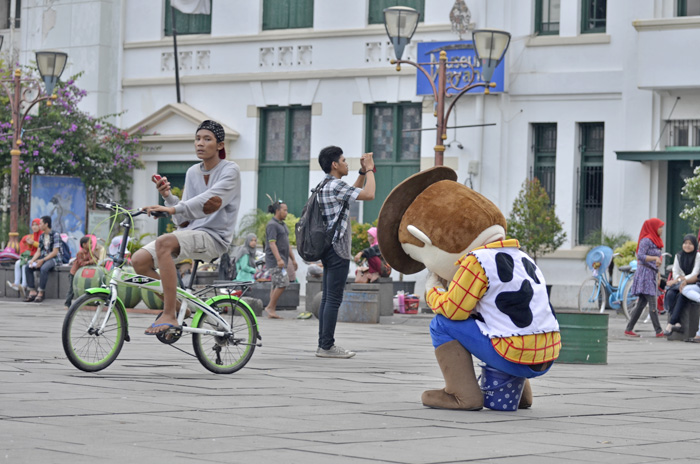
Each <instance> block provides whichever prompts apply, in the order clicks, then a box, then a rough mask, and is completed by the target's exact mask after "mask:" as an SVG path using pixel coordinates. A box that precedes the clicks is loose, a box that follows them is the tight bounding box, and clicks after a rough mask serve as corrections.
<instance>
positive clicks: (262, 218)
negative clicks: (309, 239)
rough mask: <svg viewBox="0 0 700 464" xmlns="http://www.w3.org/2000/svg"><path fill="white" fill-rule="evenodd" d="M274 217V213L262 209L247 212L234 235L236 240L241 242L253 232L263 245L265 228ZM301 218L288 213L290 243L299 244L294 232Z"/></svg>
mask: <svg viewBox="0 0 700 464" xmlns="http://www.w3.org/2000/svg"><path fill="white" fill-rule="evenodd" d="M270 219H272V213H266V212H265V211H263V210H261V209H256V210H253V211H251V212H249V213H247V214H246V215H245V216H243V218H242V219H241V226H240V227H239V229H238V233H237V234H236V235H235V236H234V242H236V243H238V244H241V243H239V242H241V241H242V240H243V239H244V238H245V236H246V235H247V234H250V233H253V234H255V236H256V237H258V244H259V245H261V246H262V245H263V243H265V238H266V237H265V228H266V227H267V223H268V222H270ZM298 221H299V218H298V217H296V216H295V215H293V214H292V213H289V214H287V218H286V219H285V220H284V223H285V224H286V225H287V229H288V230H289V245H290V246H295V245H296V244H297V237H296V234H295V232H294V226H296V224H297V222H298Z"/></svg>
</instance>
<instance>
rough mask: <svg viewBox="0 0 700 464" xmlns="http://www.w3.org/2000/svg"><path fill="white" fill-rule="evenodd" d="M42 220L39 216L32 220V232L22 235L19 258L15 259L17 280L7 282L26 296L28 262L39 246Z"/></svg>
mask: <svg viewBox="0 0 700 464" xmlns="http://www.w3.org/2000/svg"><path fill="white" fill-rule="evenodd" d="M40 222H41V220H40V219H39V218H36V219H33V220H32V233H31V234H28V235H25V236H24V237H22V240H20V241H19V255H20V256H19V259H18V260H17V261H15V281H14V283H10V281H8V282H7V285H9V287H10V288H11V289H12V290H14V291H16V292H19V293H20V294H21V295H22V296H24V289H25V287H26V286H27V274H26V272H27V262H28V261H29V259H30V258H31V257H32V256H34V253H36V250H37V248H38V247H39V237H40V236H41V230H40V229H39V223H40Z"/></svg>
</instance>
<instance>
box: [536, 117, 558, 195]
mask: <svg viewBox="0 0 700 464" xmlns="http://www.w3.org/2000/svg"><path fill="white" fill-rule="evenodd" d="M532 128H533V132H534V134H533V135H534V139H535V143H534V152H535V165H534V166H533V171H534V172H533V173H532V174H533V175H534V177H536V178H537V179H539V181H540V184H541V185H542V187H543V188H544V189H545V191H546V192H547V195H548V196H549V202H550V204H552V205H553V204H554V189H555V185H556V184H555V178H556V173H557V125H556V123H547V124H533V125H532Z"/></svg>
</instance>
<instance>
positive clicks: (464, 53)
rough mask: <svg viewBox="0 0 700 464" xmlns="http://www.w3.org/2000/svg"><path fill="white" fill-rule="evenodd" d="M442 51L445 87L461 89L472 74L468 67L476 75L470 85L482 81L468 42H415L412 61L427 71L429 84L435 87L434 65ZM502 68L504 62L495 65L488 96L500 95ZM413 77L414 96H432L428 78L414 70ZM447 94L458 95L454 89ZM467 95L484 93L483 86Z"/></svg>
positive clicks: (436, 68) (470, 44) (435, 68)
mask: <svg viewBox="0 0 700 464" xmlns="http://www.w3.org/2000/svg"><path fill="white" fill-rule="evenodd" d="M442 50H445V52H447V72H446V77H447V84H448V85H447V86H448V88H449V86H450V83H452V85H454V86H455V87H463V86H465V85H466V84H467V83H468V82H469V80H470V79H471V73H472V68H471V67H469V65H470V64H471V65H472V66H474V70H473V71H474V73H475V74H476V77H475V78H474V82H473V83H477V82H483V81H482V80H481V63H480V62H479V60H477V59H476V53H475V51H474V44H473V43H472V41H471V40H462V41H456V42H419V43H418V59H417V60H416V62H417V63H419V64H421V66H423V68H424V69H425V70H426V71H428V73H429V74H430V76H431V77H432V79H433V82H435V87H436V88H437V85H438V62H439V60H440V51H442ZM425 63H427V64H425ZM504 69H505V60H503V61H501V62H500V63H499V64H498V66H497V67H496V70H495V71H494V73H493V77H492V78H491V82H495V83H496V87H492V88H491V89H490V92H491V93H494V92H503V76H504ZM416 75H417V76H418V79H417V80H416V94H417V95H432V94H433V88H432V87H431V85H430V81H429V80H428V78H427V77H425V74H423V73H422V72H420V71H418V73H417V74H416ZM447 93H448V94H450V95H451V94H456V93H459V91H458V90H455V89H448V91H447ZM467 93H484V87H476V88H474V89H471V90H470V91H469V92H467Z"/></svg>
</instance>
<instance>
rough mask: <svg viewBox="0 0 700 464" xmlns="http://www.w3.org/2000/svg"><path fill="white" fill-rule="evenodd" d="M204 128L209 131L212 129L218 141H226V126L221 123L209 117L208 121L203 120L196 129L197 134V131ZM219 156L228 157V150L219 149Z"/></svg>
mask: <svg viewBox="0 0 700 464" xmlns="http://www.w3.org/2000/svg"><path fill="white" fill-rule="evenodd" d="M202 129H206V130H208V131H211V132H212V133H213V134H214V136H215V137H216V142H217V143H219V142H223V141H224V137H225V136H226V134H225V132H224V128H223V127H221V124H219V123H218V122H216V121H211V120H209V119H207V120H206V121H203V122H202V123H201V124H200V125H199V127H198V128H197V130H196V131H195V134H197V132H199V131H200V130H202ZM219 158H221V159H226V150H225V149H223V148H222V149H221V150H219Z"/></svg>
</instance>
